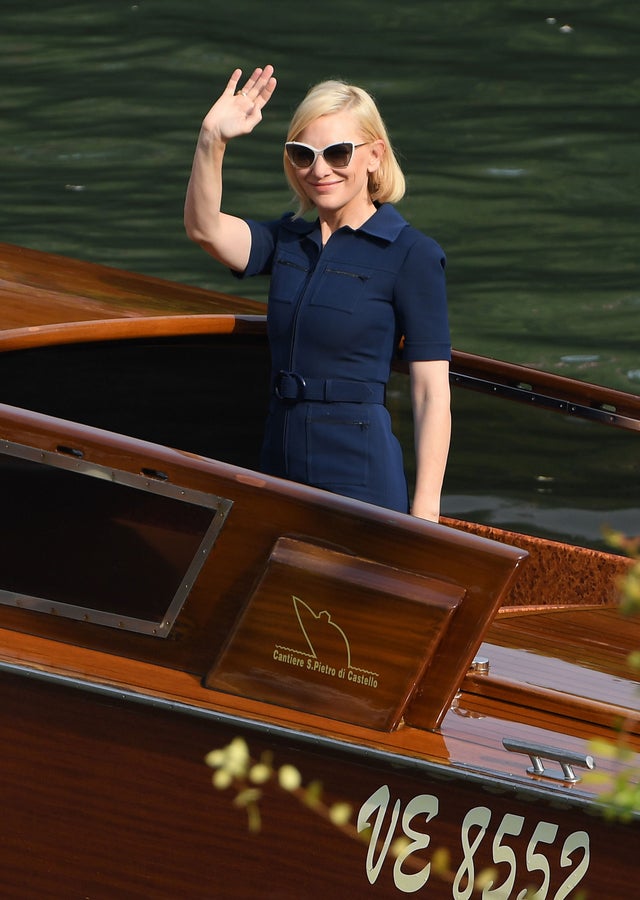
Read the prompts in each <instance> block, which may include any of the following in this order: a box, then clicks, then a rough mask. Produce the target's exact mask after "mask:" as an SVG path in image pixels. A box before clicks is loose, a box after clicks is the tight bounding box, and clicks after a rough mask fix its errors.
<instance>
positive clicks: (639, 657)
mask: <svg viewBox="0 0 640 900" xmlns="http://www.w3.org/2000/svg"><path fill="white" fill-rule="evenodd" d="M606 536H607V541H608V543H609V545H610V546H611V547H613V548H614V549H616V550H622V551H624V552H625V553H627V554H628V555H629V556H631V557H632V558H634V559H635V563H634V565H633V566H632V567H631V569H629V571H628V573H627V574H626V575H625V576H624V578H623V579H622V581H621V583H620V610H621V612H622V614H623V615H625V616H637V615H639V614H640V537H635V538H628V537H625V536H624V535H623V534H620V533H619V532H615V531H608V532H607V535H606ZM627 661H628V663H629V667H630V668H631V669H634V670H635V671H640V650H634V651H633V652H632V653H630V654H629V657H628V660H627ZM589 748H590V752H591V753H593V754H596V755H598V756H600V757H604V758H605V759H609V760H611V761H614V762H617V763H618V764H619V769H618V771H617V772H616V773H615V774H612V775H610V774H607V773H600V772H590V773H588V775H586V776H585V781H588V782H590V783H591V784H594V785H600V786H601V788H602V790H601V791H600V793H599V794H598V801H597V802H598V805H599V806H600V807H601V809H602V811H603V813H604V815H605V817H606V818H607V819H610V820H617V821H621V822H629V821H630V820H631V819H632V818H633V817H634V815H635V814H637V813H638V812H640V766H638V765H634V764H633V761H634V760H635V758H636V754H635V752H634V751H633V750H632V749H631V748H630V747H629V746H628V744H627V740H626V733H625V726H624V724H623V725H622V726H621V727H620V731H619V734H618V738H617V740H616V741H608V740H604V739H597V740H592V741H590V743H589Z"/></svg>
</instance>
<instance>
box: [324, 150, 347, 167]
mask: <svg viewBox="0 0 640 900" xmlns="http://www.w3.org/2000/svg"><path fill="white" fill-rule="evenodd" d="M352 153H353V147H352V145H351V144H332V145H331V146H330V147H327V148H326V149H325V151H324V158H325V159H326V161H327V162H328V163H329V165H330V166H333V168H335V169H344V168H345V166H348V165H349V163H350V162H351V154H352Z"/></svg>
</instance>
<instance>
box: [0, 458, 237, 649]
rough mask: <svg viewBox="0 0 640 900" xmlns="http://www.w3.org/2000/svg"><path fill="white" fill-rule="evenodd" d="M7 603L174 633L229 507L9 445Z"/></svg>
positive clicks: (3, 479)
mask: <svg viewBox="0 0 640 900" xmlns="http://www.w3.org/2000/svg"><path fill="white" fill-rule="evenodd" d="M0 492H1V496H2V498H3V503H2V505H3V516H2V519H1V522H0V541H1V544H0V546H2V568H1V571H0V603H2V604H5V605H9V606H14V607H20V608H23V609H31V610H37V611H38V612H40V613H46V614H49V615H57V616H64V617H68V618H72V619H79V620H82V621H85V622H91V623H98V624H101V625H107V626H111V627H115V628H120V629H125V630H129V631H136V632H142V633H145V634H149V635H155V636H157V637H166V636H167V635H168V633H169V632H170V630H171V627H172V625H173V623H174V621H175V619H176V617H177V616H178V614H179V612H180V610H181V608H182V606H183V604H184V602H185V600H186V598H187V596H188V595H189V592H190V589H191V585H192V584H193V582H194V580H195V578H196V576H197V574H198V572H199V570H200V569H201V567H202V565H203V563H204V562H205V560H206V558H207V556H208V554H209V551H210V549H211V547H212V546H213V543H214V541H215V538H216V536H217V534H218V532H219V530H220V528H221V526H222V524H223V521H224V518H225V516H226V514H227V512H228V509H229V508H230V506H231V503H230V501H228V500H224V499H221V498H219V497H215V496H213V495H210V494H204V493H199V492H197V491H194V490H186V489H184V488H180V489H177V488H176V487H175V486H172V485H170V484H167V483H166V481H165V480H163V474H162V473H161V472H156V471H148V472H146V473H145V472H144V470H143V472H142V473H141V474H140V475H139V476H135V475H131V474H130V473H125V472H120V471H117V470H114V469H111V468H107V467H103V466H100V465H95V464H94V463H91V464H89V463H85V462H83V460H82V454H79V455H78V453H77V451H73V450H72V449H71V448H58V452H53V453H51V452H46V451H36V450H34V448H29V447H22V446H20V445H15V444H13V445H11V444H8V443H3V445H2V452H0Z"/></svg>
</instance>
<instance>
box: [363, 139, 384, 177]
mask: <svg viewBox="0 0 640 900" xmlns="http://www.w3.org/2000/svg"><path fill="white" fill-rule="evenodd" d="M386 150H387V148H386V146H385V143H384V141H383V140H382V139H381V138H380V139H378V140H377V141H371V145H370V147H369V164H368V165H367V171H368V172H369V173H372V172H377V171H378V169H379V168H380V165H381V164H382V158H383V157H384V154H385V152H386Z"/></svg>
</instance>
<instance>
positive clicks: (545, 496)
mask: <svg viewBox="0 0 640 900" xmlns="http://www.w3.org/2000/svg"><path fill="white" fill-rule="evenodd" d="M551 15H553V16H554V17H555V20H556V21H555V22H551V21H548V17H549V16H551ZM563 26H567V27H563ZM639 30H640V5H638V4H634V3H632V4H623V3H611V2H603V0H582V2H581V3H579V4H574V3H559V4H557V5H555V6H553V5H552V7H549V5H548V3H545V4H541V3H537V2H524V0H506V2H478V0H453V2H451V0H449V2H447V3H435V2H431V0H426V2H425V0H422V2H411V3H396V4H393V5H392V4H389V3H388V2H387V0H368V2H361V0H355V2H336V0H325V2H323V3H321V4H315V5H311V6H310V5H309V4H299V5H297V4H295V3H287V4H269V3H264V2H258V0H236V2H234V3H228V2H225V3H222V2H218V0H216V2H211V0H140V2H138V3H132V2H120V0H94V2H82V3H80V2H75V3H71V2H61V0H32V2H28V3H24V2H23V0H20V2H7V0H4V2H3V4H2V9H1V11H0V77H1V79H2V85H3V89H2V92H1V93H0V104H1V107H2V115H1V116H0V184H1V186H2V203H1V205H0V240H3V241H9V242H12V243H17V244H24V245H26V246H29V247H35V248H38V249H41V250H47V251H53V252H58V253H63V254H68V255H70V256H75V257H79V258H82V259H88V260H92V261H96V262H103V263H107V264H111V265H115V266H120V267H123V268H128V269H134V270H137V271H141V272H145V273H149V274H152V275H157V276H160V277H165V278H170V279H176V280H178V281H184V282H188V283H191V284H198V285H202V286H206V287H212V288H216V289H218V290H223V291H227V292H229V293H239V292H250V293H251V295H252V296H255V297H258V298H260V299H264V297H265V285H264V284H262V283H259V282H254V283H243V284H239V283H238V282H236V281H235V280H234V279H232V278H231V276H230V275H229V274H228V273H227V272H225V271H224V270H223V269H221V268H220V267H218V266H217V265H216V264H215V263H213V262H212V261H211V260H209V259H208V258H207V257H206V256H205V255H204V254H203V253H202V251H200V250H199V249H198V248H196V247H194V246H192V245H190V244H189V242H188V241H187V240H186V238H185V236H184V233H183V229H182V203H183V196H184V188H185V185H186V181H187V178H188V174H189V168H190V163H191V156H192V152H193V147H194V142H195V138H196V134H197V130H198V127H199V123H200V120H201V118H202V116H203V115H204V114H205V112H206V111H207V109H208V107H209V105H210V103H211V101H212V100H213V99H214V98H215V97H216V96H217V94H218V93H219V91H220V90H221V88H222V87H223V85H224V83H225V82H226V79H227V78H228V75H229V73H230V71H231V70H232V69H233V68H234V67H235V66H237V65H240V66H242V67H243V68H244V69H245V70H246V71H249V69H251V68H252V67H253V66H254V65H256V64H263V63H266V62H271V63H273V64H274V65H275V67H276V73H277V75H278V78H279V87H278V89H277V92H276V95H275V97H274V99H273V101H272V103H271V104H270V106H269V107H268V108H267V110H266V111H265V119H264V122H263V123H262V125H261V126H260V128H259V129H258V130H257V131H256V132H255V133H254V134H253V135H251V136H250V137H247V138H243V139H241V140H239V141H237V142H236V143H235V144H234V145H232V147H231V148H230V151H229V154H228V164H227V170H226V179H225V202H226V207H227V209H228V210H229V211H230V212H237V213H240V214H250V215H252V216H255V217H262V216H264V217H270V216H274V215H277V214H279V213H280V212H281V211H282V210H284V209H288V208H291V202H290V197H289V192H288V189H287V187H286V183H285V181H284V176H283V175H282V172H281V163H280V158H281V142H282V139H283V136H284V132H285V130H286V125H287V122H288V119H289V116H290V113H291V111H292V109H293V108H294V106H295V105H296V104H297V102H298V101H299V100H300V99H301V97H302V95H303V94H304V92H305V90H306V88H307V86H308V85H310V84H312V83H314V82H315V81H317V80H320V79H322V78H326V77H341V78H345V79H348V80H351V81H354V82H356V83H360V84H362V85H363V86H365V87H367V88H368V89H369V90H370V91H372V93H374V94H375V96H376V98H377V99H378V102H379V105H380V107H381V109H382V112H383V115H384V117H385V119H386V121H387V124H388V126H389V129H390V133H391V135H392V139H393V142H394V144H395V146H396V149H397V151H398V153H399V155H400V158H401V161H402V164H403V167H404V169H405V171H406V173H407V176H408V194H407V197H406V199H405V200H404V201H403V203H402V204H401V207H400V208H401V211H402V212H403V214H404V215H405V216H406V217H407V218H409V219H410V220H411V221H412V223H413V224H415V225H416V226H417V227H419V228H421V229H423V230H424V231H426V232H428V233H430V234H432V235H433V236H434V237H436V238H437V239H438V240H439V241H440V243H441V244H442V245H443V246H444V248H445V250H446V252H447V256H448V260H449V262H448V283H449V293H450V311H451V324H452V331H453V338H454V344H455V346H456V347H458V348H459V349H463V350H467V351H470V352H474V353H480V354H483V355H487V356H494V357H497V358H501V359H508V360H511V361H513V362H518V363H524V364H529V365H534V366H539V367H541V368H544V369H547V370H549V371H553V372H558V373H560V374H564V375H570V376H572V377H577V378H581V379H583V380H588V381H595V382H598V383H601V384H605V385H608V386H611V387H615V388H617V389H621V390H626V391H631V392H634V393H638V392H640V337H639V334H640V328H639V327H638V325H639V321H640V283H639V269H640V267H639V265H638V243H639V241H638V239H639V237H640V226H639V224H638V197H639V196H640V184H639V181H640V179H639V176H638V169H639V165H638V163H639V154H638V146H639V142H638V137H639V132H640V116H639V115H638V108H639V101H640V64H639V63H638V61H637V55H638V54H637V48H638V46H639V40H638V38H639ZM504 406H505V404H500V405H496V404H495V403H493V404H491V403H490V402H489V403H487V402H483V401H481V400H479V399H476V398H474V399H473V400H471V399H469V398H468V397H460V398H456V401H455V411H456V417H457V422H456V432H455V434H454V445H453V450H452V456H451V462H450V466H449V473H448V476H447V484H446V492H445V493H446V496H445V504H444V508H445V511H450V512H453V513H455V514H465V513H468V514H472V515H474V516H475V517H477V518H479V519H483V520H485V521H492V522H494V523H496V524H505V525H513V526H514V527H519V528H522V529H523V530H537V531H539V532H540V533H545V534H549V535H551V536H553V537H561V538H569V539H571V540H578V541H582V542H584V543H589V544H598V543H599V541H600V538H599V531H600V528H601V523H602V522H603V521H604V520H607V521H608V522H610V523H612V524H614V525H619V526H620V527H624V528H625V529H626V530H635V531H637V530H638V527H639V521H640V515H639V513H638V509H639V507H640V498H639V495H640V491H639V489H638V452H637V434H636V435H633V434H625V433H620V432H617V431H616V432H615V433H613V432H612V431H610V430H606V429H603V428H599V429H598V428H593V427H590V426H587V425H582V424H576V423H575V422H571V423H568V422H565V421H564V420H563V419H561V418H560V417H557V416H552V417H549V416H547V417H546V418H545V419H544V421H542V420H540V421H537V419H535V420H532V418H531V415H530V411H528V410H526V411H525V410H521V408H520V407H513V408H512V407H509V410H508V411H506V410H504ZM398 416H399V417H400V419H401V424H400V426H399V427H400V428H401V430H403V431H404V430H406V431H407V433H408V428H406V429H405V425H404V424H402V423H406V418H407V415H406V406H405V405H404V404H403V402H402V401H401V400H398ZM549 419H551V421H549ZM405 441H407V442H408V438H407V436H406V435H405Z"/></svg>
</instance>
